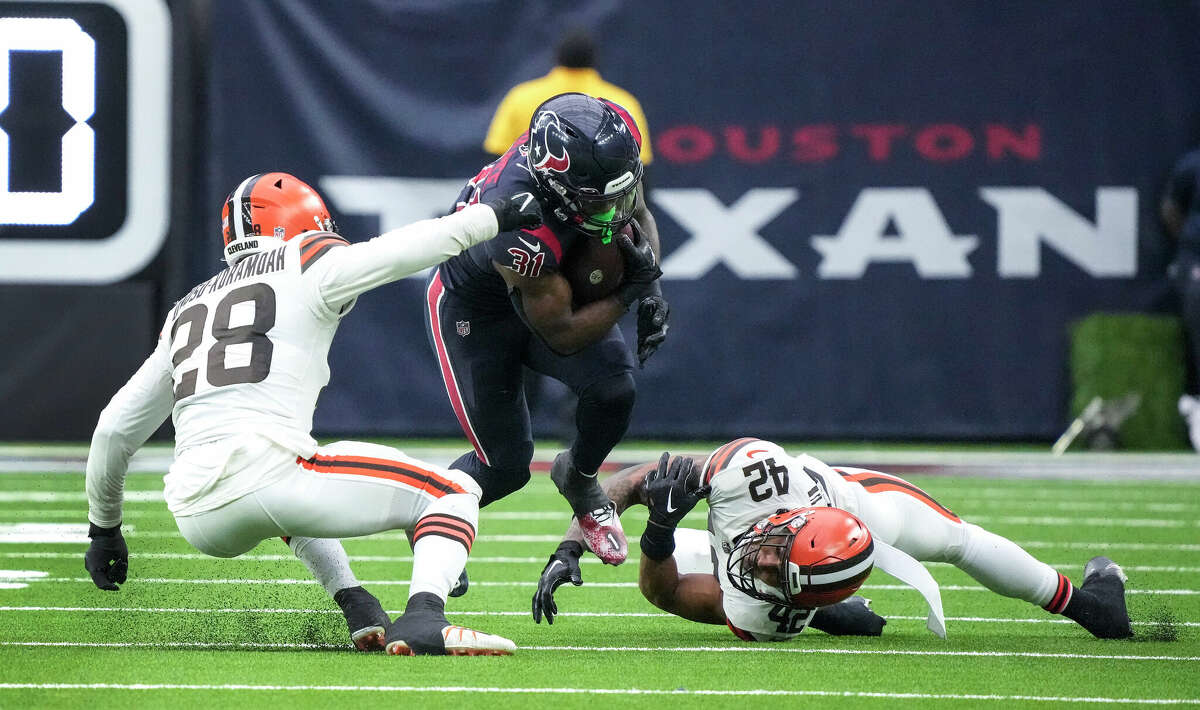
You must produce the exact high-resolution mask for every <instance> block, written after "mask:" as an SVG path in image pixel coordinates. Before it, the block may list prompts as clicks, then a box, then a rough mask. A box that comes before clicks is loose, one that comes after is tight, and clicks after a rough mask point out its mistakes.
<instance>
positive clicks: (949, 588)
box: [32, 577, 1200, 596]
mask: <svg viewBox="0 0 1200 710" xmlns="http://www.w3.org/2000/svg"><path fill="white" fill-rule="evenodd" d="M32 581H37V582H60V583H76V584H81V583H85V582H86V583H87V584H91V583H92V578H91V577H42V578H40V579H37V580H32ZM129 581H130V583H138V584H218V585H224V584H236V585H272V584H273V585H284V586H289V585H300V584H304V585H315V584H317V581H316V580H315V579H287V578H285V579H191V578H189V579H180V578H176V577H130V578H129ZM362 584H363V585H371V586H377V587H407V586H408V580H402V579H380V580H362ZM471 584H472V586H474V585H478V586H480V587H536V586H537V584H538V583H537V582H536V581H528V582H526V581H518V582H493V581H483V582H471ZM588 586H590V587H594V588H604V589H636V588H637V586H638V583H637V582H588ZM862 588H863V589H866V590H877V591H887V592H895V591H908V590H911V589H912V587H910V586H908V585H907V584H868V585H865V586H863V587H862ZM940 588H941V590H942V591H943V592H991V590H990V589H988V588H987V587H981V586H978V585H972V584H943V585H940ZM1125 593H1126V594H1165V595H1170V596H1191V595H1196V594H1200V589H1126V590H1125Z"/></svg>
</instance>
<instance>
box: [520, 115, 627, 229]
mask: <svg viewBox="0 0 1200 710" xmlns="http://www.w3.org/2000/svg"><path fill="white" fill-rule="evenodd" d="M618 110H619V111H620V112H618ZM622 114H624V115H622ZM628 116H629V114H628V113H627V112H625V111H624V109H621V108H620V106H617V105H616V104H614V103H612V102H609V101H606V100H604V99H595V98H592V97H591V96H588V95H587V94H579V93H570V94H559V95H558V96H554V97H551V98H549V99H547V100H546V101H544V102H543V103H542V105H541V106H538V108H537V109H536V110H535V111H534V112H533V118H532V119H531V120H530V122H529V142H528V144H527V146H526V147H527V149H528V151H529V169H530V171H531V172H532V173H533V177H534V180H535V181H536V182H537V184H538V187H539V188H541V190H542V192H543V193H544V195H545V196H546V197H548V198H549V199H550V201H551V203H552V205H553V207H554V213H555V215H556V216H557V217H558V218H559V219H560V220H562V221H564V222H566V223H567V224H569V225H572V226H574V227H576V228H578V229H580V230H582V231H584V232H585V233H587V234H593V235H598V236H601V237H603V238H604V239H605V240H607V239H609V238H611V236H612V235H613V234H614V233H615V232H616V231H618V230H620V228H621V227H623V226H625V225H626V224H627V223H628V222H629V220H631V219H632V218H633V208H634V205H635V204H636V202H637V185H638V182H640V181H641V179H642V160H641V134H640V133H638V128H637V126H636V124H634V125H631V124H633V119H632V118H629V117H628Z"/></svg>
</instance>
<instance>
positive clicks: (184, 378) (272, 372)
mask: <svg viewBox="0 0 1200 710" xmlns="http://www.w3.org/2000/svg"><path fill="white" fill-rule="evenodd" d="M345 246H347V243H346V242H345V241H344V240H342V239H341V238H340V237H338V236H337V235H334V234H330V233H328V232H309V233H307V234H303V235H299V236H297V237H296V238H294V239H291V240H289V241H286V242H281V243H280V245H279V246H278V247H275V248H274V249H270V250H267V251H264V252H262V253H259V254H255V255H253V256H248V257H246V258H244V259H242V260H241V261H239V262H238V263H237V264H235V265H234V266H232V267H230V268H227V269H225V270H224V271H222V272H220V273H219V274H217V275H216V276H213V277H212V278H210V279H209V280H207V281H205V282H203V283H201V284H199V285H197V286H196V287H195V288H193V289H192V290H191V291H190V292H189V293H188V294H187V295H186V296H184V297H183V298H182V299H180V300H179V302H178V303H177V304H176V305H175V307H174V308H173V309H171V312H170V313H169V314H168V315H167V320H166V324H165V325H164V327H163V335H164V336H165V339H166V340H167V341H168V347H169V350H170V353H171V366H172V367H171V379H172V386H173V387H172V389H173V395H174V407H173V411H172V418H173V421H174V423H175V436H176V450H177V451H182V450H185V449H187V448H189V447H191V446H195V445H199V444H204V443H207V442H210V441H214V440H217V439H223V438H226V437H230V436H237V435H239V434H244V433H247V432H252V433H256V434H258V435H260V436H264V437H266V438H268V439H271V440H273V441H274V442H275V443H277V444H279V445H280V446H282V447H283V448H285V449H288V450H289V451H293V452H295V453H296V454H297V455H298V456H301V457H304V458H307V457H309V456H311V455H312V453H313V451H315V450H316V445H317V444H316V441H315V440H314V439H313V438H312V436H311V434H310V433H309V432H310V431H311V429H312V417H313V411H314V409H315V408H316V403H317V397H318V395H320V393H321V389H322V388H324V387H325V385H326V384H328V383H329V363H328V360H327V358H328V354H329V347H330V345H331V343H332V342H333V336H334V334H335V333H336V332H337V327H338V324H339V322H340V319H341V317H342V316H343V315H345V314H346V313H347V312H349V310H350V308H352V307H353V305H354V299H353V298H351V299H349V300H347V301H346V302H345V303H342V304H332V305H331V304H329V303H327V300H326V298H325V297H324V296H323V295H322V293H321V290H320V288H319V285H320V281H321V279H320V276H322V275H324V274H323V273H322V272H323V271H326V270H327V269H322V266H321V265H322V262H323V261H324V260H325V259H326V257H327V256H329V254H330V253H331V252H332V250H334V249H337V248H339V247H345ZM328 261H329V265H332V264H333V262H334V261H335V259H329V260H328ZM310 269H311V270H312V272H311V273H310ZM268 334H269V335H268ZM231 385H239V386H237V387H233V386H231Z"/></svg>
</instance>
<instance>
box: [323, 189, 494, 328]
mask: <svg viewBox="0 0 1200 710" xmlns="http://www.w3.org/2000/svg"><path fill="white" fill-rule="evenodd" d="M496 226H497V225H496V214H495V213H494V212H492V210H491V208H490V207H488V206H486V205H471V206H469V207H467V208H465V209H462V210H459V211H458V212H455V213H454V214H450V215H446V216H445V217H438V218H436V219H426V220H422V221H420V222H414V223H412V224H409V225H405V226H403V227H400V228H398V229H393V230H391V231H389V232H385V233H384V234H381V235H379V236H378V237H375V238H374V239H371V240H369V241H365V242H357V243H354V244H347V243H346V242H344V241H342V240H340V239H339V238H338V237H336V236H334V235H325V236H323V237H315V238H314V239H321V240H322V241H316V242H313V243H312V244H310V245H309V246H308V247H307V251H306V247H305V246H304V244H301V253H300V268H301V270H302V271H303V270H305V269H306V265H307V266H308V267H311V268H309V269H308V273H306V275H309V274H311V276H312V277H313V279H314V280H315V281H314V282H315V283H316V286H317V292H318V294H319V297H320V300H321V301H322V303H323V304H324V305H325V306H326V307H327V308H329V309H331V310H333V311H338V310H339V309H340V308H341V307H342V306H344V305H345V304H346V303H348V302H349V301H350V300H351V299H353V298H356V297H357V296H359V295H360V294H362V293H364V292H366V291H369V290H371V289H373V288H375V287H377V286H382V285H383V284H385V283H390V282H392V281H396V280H399V279H402V278H404V277H406V276H411V275H412V274H415V273H417V272H418V271H421V270H422V269H426V268H428V267H430V266H434V265H436V264H440V263H441V262H443V261H445V260H446V259H449V258H450V257H452V256H454V255H456V254H459V253H461V252H462V251H464V250H466V249H469V248H470V247H472V246H474V245H476V244H480V243H482V242H484V241H486V240H488V239H491V238H492V237H493V236H495V234H496ZM337 242H341V243H340V244H338V243H337ZM308 253H311V254H312V257H311V258H310V259H309V261H308V262H306V261H305V255H306V254H308ZM317 254H320V255H321V256H320V257H318V256H317ZM318 258H320V261H317V259H318Z"/></svg>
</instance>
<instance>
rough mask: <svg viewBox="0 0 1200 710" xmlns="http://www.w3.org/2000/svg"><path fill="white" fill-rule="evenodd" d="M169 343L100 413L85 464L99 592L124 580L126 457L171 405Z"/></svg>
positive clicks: (163, 342)
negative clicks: (122, 531) (123, 523)
mask: <svg viewBox="0 0 1200 710" xmlns="http://www.w3.org/2000/svg"><path fill="white" fill-rule="evenodd" d="M169 347H170V346H169V339H168V338H167V337H166V336H165V329H164V335H162V336H160V337H159V339H158V345H157V347H155V349H154V352H153V353H151V354H150V357H148V358H147V359H146V361H145V362H144V363H142V366H141V367H140V368H138V371H137V372H136V373H134V375H133V377H131V378H130V379H129V382H127V383H126V384H125V386H124V387H122V388H121V389H120V390H118V391H117V393H116V394H115V395H114V396H113V398H112V400H111V401H110V402H109V403H108V406H106V407H105V408H104V410H103V411H102V412H101V413H100V418H99V420H98V421H97V423H96V430H95V432H94V433H93V434H92V445H91V448H90V449H89V450H88V460H87V482H86V487H87V497H88V523H89V525H88V537H90V538H91V539H92V542H91V545H90V546H89V547H88V550H87V553H86V554H85V555H84V566H85V567H86V568H87V570H88V572H89V573H91V575H92V581H94V582H95V583H96V586H97V587H99V588H101V589H106V590H110V591H115V590H116V589H117V584H120V583H122V582H124V581H125V575H126V571H127V569H128V559H129V553H128V551H127V550H126V547H125V540H124V538H123V537H122V535H121V518H122V502H123V500H124V494H125V474H126V472H127V471H128V470H129V459H130V458H132V457H133V454H134V453H135V452H136V451H137V450H138V449H140V448H141V447H142V444H144V443H146V439H149V438H150V435H151V434H153V433H154V431H155V430H156V429H158V427H159V426H160V425H161V424H162V423H163V421H164V420H165V419H166V418H167V417H168V416H169V415H170V414H171V408H172V406H174V400H175V398H174V390H173V382H172V379H171V355H170V352H169V351H168V348H169Z"/></svg>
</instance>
